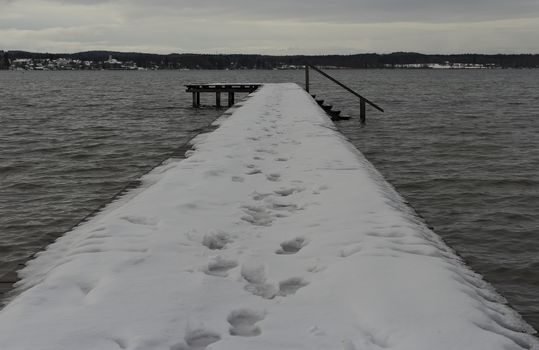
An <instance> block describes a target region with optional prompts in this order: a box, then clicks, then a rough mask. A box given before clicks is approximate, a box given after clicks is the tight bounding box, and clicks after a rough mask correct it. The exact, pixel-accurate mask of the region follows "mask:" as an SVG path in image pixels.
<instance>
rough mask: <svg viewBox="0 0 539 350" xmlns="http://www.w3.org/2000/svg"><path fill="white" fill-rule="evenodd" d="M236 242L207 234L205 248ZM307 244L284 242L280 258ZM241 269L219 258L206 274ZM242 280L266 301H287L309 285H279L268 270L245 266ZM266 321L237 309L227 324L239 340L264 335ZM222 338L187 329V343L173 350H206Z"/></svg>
mask: <svg viewBox="0 0 539 350" xmlns="http://www.w3.org/2000/svg"><path fill="white" fill-rule="evenodd" d="M232 242H233V238H232V236H231V235H229V234H227V233H224V232H213V233H209V234H206V235H205V236H204V237H203V239H202V242H201V243H202V245H203V246H205V247H206V248H208V249H210V250H218V251H220V250H225V249H226V246H227V245H228V244H230V243H232ZM306 244H307V240H306V239H305V238H303V237H295V238H293V239H290V240H287V241H283V242H281V244H280V248H279V249H278V250H277V251H275V253H276V254H296V253H297V252H299V251H300V250H301V249H302V248H303V247H305V246H306ZM238 266H239V264H238V262H237V261H236V260H234V259H227V258H224V257H222V256H221V255H217V256H215V257H213V258H211V259H210V261H209V262H208V264H207V266H206V267H205V268H204V273H206V274H207V275H210V276H216V277H227V276H228V271H229V270H231V269H234V268H237V267H238ZM241 277H242V278H243V280H244V281H246V282H247V284H246V285H245V287H244V288H245V290H247V291H249V292H251V293H252V294H253V295H256V296H259V297H262V298H264V299H268V300H271V299H274V298H276V297H287V296H289V295H293V294H295V293H296V292H297V291H298V290H299V289H301V288H303V287H305V286H307V285H308V284H309V282H307V281H306V280H305V279H303V278H301V277H291V278H288V279H285V280H283V281H280V282H279V283H278V284H277V285H275V284H272V283H270V282H268V281H267V277H266V266H265V265H263V264H253V263H250V264H249V263H245V264H242V266H241ZM265 317H266V313H265V312H262V311H255V310H252V309H248V308H242V309H236V310H233V311H231V312H230V313H229V315H228V317H227V319H226V321H227V322H228V324H229V334H230V335H232V336H239V337H255V336H258V335H260V334H261V333H262V329H261V328H260V326H259V325H258V323H259V322H260V321H262V320H264V318H265ZM221 338H222V336H221V334H219V333H217V332H214V331H211V330H208V329H204V328H197V329H187V330H186V333H185V337H184V341H183V342H181V343H179V344H176V345H173V346H172V347H171V348H170V350H205V349H207V347H208V346H209V345H211V344H213V343H215V342H218V341H219V340H221Z"/></svg>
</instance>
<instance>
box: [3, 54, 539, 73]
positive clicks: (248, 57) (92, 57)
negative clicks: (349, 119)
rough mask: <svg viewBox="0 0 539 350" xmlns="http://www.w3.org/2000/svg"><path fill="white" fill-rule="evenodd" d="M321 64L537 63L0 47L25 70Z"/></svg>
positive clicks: (491, 58) (525, 59) (497, 57)
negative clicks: (63, 51)
mask: <svg viewBox="0 0 539 350" xmlns="http://www.w3.org/2000/svg"><path fill="white" fill-rule="evenodd" d="M306 62H307V63H309V64H313V65H316V66H320V67H321V68H324V69H370V68H375V69H380V68H382V69H395V68H399V69H402V68H403V69H481V68H482V69H487V68H489V69H490V68H539V54H494V55H486V54H450V55H437V54H420V53H415V52H395V53H390V54H376V53H365V54H355V55H312V56H307V55H294V56H271V55H255V54H190V53H185V54H177V53H174V54H168V55H161V54H151V53H136V52H115V51H86V52H78V53H65V54H62V53H60V54H58V53H54V54H51V53H35V52H27V51H1V50H0V69H10V68H11V69H27V70H79V69H80V70H101V69H114V70H139V69H144V70H148V69H175V70H182V69H183V70H196V69H212V70H244V69H245V70H252V69H265V70H281V69H286V70H288V69H300V68H302V66H303V65H304V64H305V63H306Z"/></svg>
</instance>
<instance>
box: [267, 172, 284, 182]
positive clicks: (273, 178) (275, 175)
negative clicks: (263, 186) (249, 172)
mask: <svg viewBox="0 0 539 350" xmlns="http://www.w3.org/2000/svg"><path fill="white" fill-rule="evenodd" d="M266 178H267V179H268V180H269V181H273V182H276V181H280V180H281V174H278V173H272V174H269V175H266Z"/></svg>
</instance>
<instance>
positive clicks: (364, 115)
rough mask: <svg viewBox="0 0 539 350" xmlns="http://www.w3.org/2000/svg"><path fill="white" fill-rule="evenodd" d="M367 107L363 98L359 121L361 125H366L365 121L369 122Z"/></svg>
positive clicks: (360, 103)
mask: <svg viewBox="0 0 539 350" xmlns="http://www.w3.org/2000/svg"><path fill="white" fill-rule="evenodd" d="M365 107H366V105H365V99H364V98H362V99H360V100H359V121H360V122H361V124H365V121H366V120H367V109H366V108H365Z"/></svg>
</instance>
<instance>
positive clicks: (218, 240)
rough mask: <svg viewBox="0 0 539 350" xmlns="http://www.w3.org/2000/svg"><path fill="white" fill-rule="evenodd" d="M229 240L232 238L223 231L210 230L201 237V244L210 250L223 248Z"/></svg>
mask: <svg viewBox="0 0 539 350" xmlns="http://www.w3.org/2000/svg"><path fill="white" fill-rule="evenodd" d="M231 242H232V238H231V237H230V235H229V234H228V233H225V232H211V233H208V234H206V235H205V236H204V238H202V245H203V246H205V247H206V248H208V249H211V250H216V249H223V248H224V247H225V246H226V245H227V243H231Z"/></svg>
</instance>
